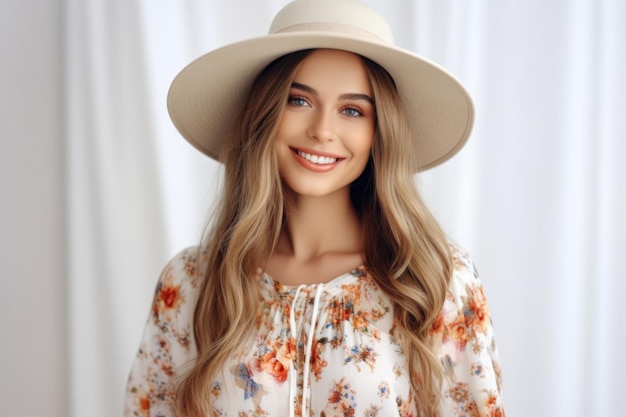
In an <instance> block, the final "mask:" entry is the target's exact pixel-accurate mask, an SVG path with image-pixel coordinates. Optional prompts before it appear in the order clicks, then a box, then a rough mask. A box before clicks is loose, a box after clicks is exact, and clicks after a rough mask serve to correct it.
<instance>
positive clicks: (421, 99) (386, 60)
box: [167, 33, 474, 172]
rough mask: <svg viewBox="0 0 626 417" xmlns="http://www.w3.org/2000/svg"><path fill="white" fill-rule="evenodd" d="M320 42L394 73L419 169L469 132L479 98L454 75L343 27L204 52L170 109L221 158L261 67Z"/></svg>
mask: <svg viewBox="0 0 626 417" xmlns="http://www.w3.org/2000/svg"><path fill="white" fill-rule="evenodd" d="M320 48H329V49H340V50H345V51H350V52H353V53H356V54H359V55H362V56H364V57H366V58H369V59H371V60H372V61H374V62H376V63H378V64H379V65H381V66H382V67H383V68H385V70H387V72H389V74H390V75H391V76H392V77H393V79H394V81H395V83H396V86H397V87H398V92H399V94H400V97H401V99H402V101H403V103H404V106H405V108H406V111H407V114H408V117H409V121H410V125H411V131H412V140H413V141H414V142H415V145H416V146H415V149H416V150H417V154H416V155H415V158H414V159H415V160H414V171H415V172H417V171H423V170H426V169H429V168H432V167H434V166H436V165H439V164H441V163H442V162H444V161H446V160H448V159H449V158H450V157H452V156H453V155H454V154H456V153H457V152H458V151H459V150H460V149H461V148H462V147H463V145H464V144H465V142H466V141H467V139H468V138H469V135H470V132H471V130H472V125H473V120H474V110H473V104H472V101H471V98H470V96H469V94H468V93H467V91H466V90H465V88H464V87H463V86H462V85H461V83H460V82H459V81H458V80H457V79H456V78H455V77H454V76H452V75H451V74H449V73H448V72H447V71H446V70H444V69H443V68H441V67H439V66H438V65H437V64H435V63H433V62H430V61H428V60H426V59H424V58H422V57H420V56H418V55H415V54H413V53H411V52H409V51H406V50H404V49H401V48H397V47H394V46H390V45H387V44H379V43H375V42H370V41H364V40H363V39H362V38H357V37H352V36H350V35H337V33H316V34H311V33H278V34H272V35H266V36H262V37H259V38H254V39H249V40H245V41H240V42H237V43H234V44H230V45H228V46H225V47H222V48H219V49H216V50H214V51H211V52H209V53H207V54H205V55H202V56H201V57H199V58H198V59H196V60H195V61H193V62H191V63H190V64H189V65H187V66H186V67H185V68H184V69H183V70H182V71H181V72H180V73H179V74H178V75H177V76H176V78H175V79H174V81H173V82H172V85H171V86H170V90H169V93H168V99H167V104H168V111H169V114H170V117H171V119H172V121H173V123H174V125H175V126H176V128H177V129H178V131H179V132H180V133H181V134H182V136H183V137H184V138H185V139H187V140H188V141H189V142H190V143H191V144H192V145H193V146H195V147H196V148H197V149H198V150H200V151H201V152H203V153H205V154H206V155H208V156H210V157H211V158H213V159H216V160H218V161H219V160H220V149H221V147H222V144H223V140H224V138H226V137H227V136H228V130H229V129H230V128H231V126H232V122H233V118H234V117H235V115H236V113H237V110H238V109H239V107H240V106H241V105H242V104H243V102H244V100H245V98H246V96H247V94H249V91H250V88H251V86H252V82H253V81H254V78H255V77H256V75H257V74H258V73H259V72H260V71H261V70H262V69H263V68H265V67H266V66H267V65H268V64H269V63H271V62H272V61H273V60H274V59H276V58H278V57H280V56H283V55H286V54H288V53H290V52H295V51H299V50H304V49H320Z"/></svg>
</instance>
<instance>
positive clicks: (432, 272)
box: [125, 0, 504, 417]
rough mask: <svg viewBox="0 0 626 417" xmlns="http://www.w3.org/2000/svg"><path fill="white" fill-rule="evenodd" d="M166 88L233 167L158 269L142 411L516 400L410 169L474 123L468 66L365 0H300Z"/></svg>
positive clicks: (445, 409) (467, 283) (195, 137)
mask: <svg viewBox="0 0 626 417" xmlns="http://www.w3.org/2000/svg"><path fill="white" fill-rule="evenodd" d="M168 104H169V109H170V114H171V116H172V119H173V121H174V123H175V124H176V126H177V127H178V129H179V131H180V132H181V133H182V134H183V136H185V138H186V139H187V140H189V141H190V142H191V143H192V144H194V145H195V146H196V147H197V148H198V149H200V150H201V151H202V152H204V153H206V154H207V155H209V156H211V157H213V158H215V159H217V160H219V161H221V162H223V163H224V168H225V184H224V190H223V196H222V199H221V205H220V207H219V209H218V212H217V213H216V216H215V219H214V221H213V224H212V229H211V230H210V232H209V233H207V236H206V238H205V239H204V241H203V243H202V245H200V246H199V247H198V248H190V249H187V250H184V251H182V252H181V253H180V254H178V255H177V256H176V257H175V258H174V259H172V260H171V261H170V262H169V263H168V265H167V266H166V267H165V269H164V271H163V273H162V275H161V278H160V280H159V284H158V286H157V291H156V294H155V299H154V303H153V307H152V311H151V315H150V318H149V320H148V323H147V326H146V330H145V333H144V338H143V341H142V344H141V348H140V350H139V353H138V355H137V358H136V361H135V364H134V366H133V369H132V371H131V375H130V378H129V382H128V388H127V401H126V411H125V412H126V415H127V416H135V415H139V416H142V415H145V416H173V415H177V416H185V417H187V416H193V417H196V416H235V415H237V416H266V415H268V416H283V415H290V416H309V415H310V416H328V417H330V416H352V415H359V416H361V415H362V416H461V415H462V416H465V415H467V416H499V415H502V416H503V415H504V411H503V408H502V404H501V396H500V382H499V381H500V376H499V375H500V371H499V365H498V359H497V352H496V348H495V342H494V340H493V332H492V328H491V322H490V317H489V312H488V308H487V305H486V302H485V298H484V294H483V291H482V287H481V285H480V282H479V280H478V277H477V275H476V272H475V270H474V268H473V266H472V263H471V261H470V260H469V258H468V257H467V255H465V254H464V253H463V252H462V251H461V250H460V249H458V248H457V247H456V246H454V245H453V244H451V243H450V242H449V241H448V240H447V238H446V236H445V234H444V232H443V231H442V230H441V228H440V227H439V226H438V224H437V222H436V221H435V219H434V218H433V216H432V215H431V214H430V213H429V212H428V210H427V208H426V207H425V205H424V203H423V202H422V201H421V200H420V198H419V195H418V194H417V192H416V190H415V187H414V183H413V174H414V173H415V172H416V171H419V170H424V169H426V168H429V167H432V166H434V165H437V164H439V163H441V162H443V161H445V160H447V159H448V158H449V157H450V156H452V155H453V154H454V153H456V152H457V151H458V150H459V149H460V147H461V146H462V145H463V144H464V142H465V141H466V139H467V137H468V135H469V131H470V130H471V124H472V106H471V102H470V100H469V98H468V96H467V94H466V92H465V90H464V89H463V87H462V86H460V84H459V83H458V82H457V81H456V80H454V78H452V77H451V76H450V75H448V74H447V73H445V72H444V71H443V70H441V69H440V68H438V67H436V66H434V65H433V64H430V63H428V62H427V61H425V60H423V59H422V58H419V57H417V56H415V55H413V54H411V53H409V52H407V51H403V50H401V49H398V48H395V47H394V46H393V42H392V40H391V38H390V31H389V29H388V26H387V25H386V23H385V22H384V20H382V18H381V17H380V16H379V15H377V14H376V13H374V12H373V11H372V10H371V9H369V8H367V7H365V6H364V5H363V4H361V3H359V2H358V1H355V0H296V1H295V2H293V3H290V4H289V5H287V6H286V7H285V8H284V9H283V10H281V12H279V14H278V15H277V16H276V18H275V19H274V22H273V24H272V27H271V29H270V35H268V36H265V37H260V38H255V39H252V40H249V41H244V42H239V43H236V44H233V45H230V46H227V47H224V48H222V49H218V50H216V51H213V52H211V53H209V54H207V55H205V56H203V57H201V58H199V59H198V60H196V61H195V62H193V63H191V64H190V65H189V66H188V67H186V68H185V69H184V70H183V71H182V72H181V73H180V74H179V75H178V77H177V78H176V79H175V80H174V82H173V84H172V88H171V90H170V95H169V102H168Z"/></svg>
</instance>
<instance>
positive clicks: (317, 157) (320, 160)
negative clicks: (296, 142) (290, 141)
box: [298, 151, 337, 165]
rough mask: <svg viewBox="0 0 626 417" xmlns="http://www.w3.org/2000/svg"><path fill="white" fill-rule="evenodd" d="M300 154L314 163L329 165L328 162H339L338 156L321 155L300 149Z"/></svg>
mask: <svg viewBox="0 0 626 417" xmlns="http://www.w3.org/2000/svg"><path fill="white" fill-rule="evenodd" d="M298 155H300V156H301V157H303V158H304V159H306V160H307V161H311V162H313V163H314V164H319V165H328V164H334V163H335V162H337V158H329V157H327V156H320V155H311V154H309V153H306V152H302V151H298Z"/></svg>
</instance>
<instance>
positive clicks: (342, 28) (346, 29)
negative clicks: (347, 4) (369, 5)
mask: <svg viewBox="0 0 626 417" xmlns="http://www.w3.org/2000/svg"><path fill="white" fill-rule="evenodd" d="M288 32H309V34H315V32H319V33H320V34H322V33H323V34H326V33H333V34H343V35H349V36H354V37H358V38H362V40H364V41H370V42H375V43H384V44H387V45H389V44H391V45H393V41H392V40H389V39H384V38H381V37H379V36H377V35H375V34H374V33H372V32H369V31H367V30H363V29H361V28H358V27H355V26H351V25H346V24H343V23H330V22H327V23H326V22H325V23H298V24H296V25H292V26H287V27H285V28H282V29H280V30H277V31H275V32H273V33H288Z"/></svg>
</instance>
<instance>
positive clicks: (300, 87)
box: [291, 81, 374, 106]
mask: <svg viewBox="0 0 626 417" xmlns="http://www.w3.org/2000/svg"><path fill="white" fill-rule="evenodd" d="M291 88H296V89H298V90H302V91H306V92H307V93H310V94H313V95H314V96H319V93H318V91H317V90H316V89H315V88H313V87H310V86H308V85H306V84H301V83H297V82H295V81H294V82H293V83H291ZM339 99H340V100H365V101H367V102H368V103H370V104H371V105H372V106H373V105H374V100H373V99H372V98H371V97H370V96H368V95H367V94H361V93H345V94H341V95H340V96H339Z"/></svg>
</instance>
